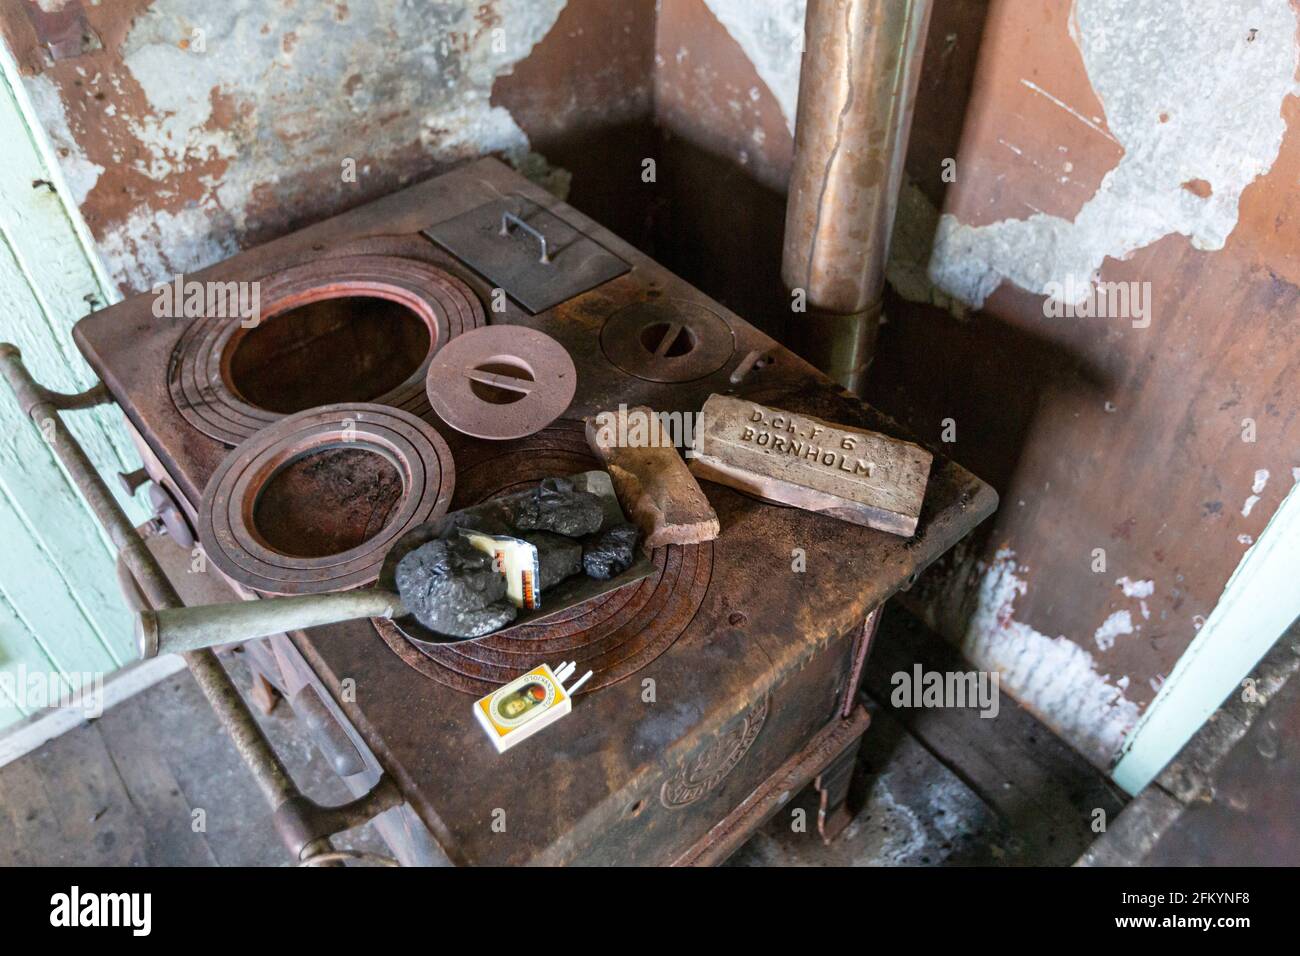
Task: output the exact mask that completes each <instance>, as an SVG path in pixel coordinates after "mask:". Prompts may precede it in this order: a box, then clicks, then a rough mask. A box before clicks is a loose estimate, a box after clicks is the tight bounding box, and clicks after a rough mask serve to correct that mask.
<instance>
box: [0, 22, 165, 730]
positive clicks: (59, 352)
mask: <svg viewBox="0 0 1300 956" xmlns="http://www.w3.org/2000/svg"><path fill="white" fill-rule="evenodd" d="M34 116H35V114H34V112H33V110H32V106H31V103H30V101H29V100H28V98H27V94H26V91H25V90H24V89H23V86H22V83H21V81H20V79H19V76H18V71H17V66H16V64H15V63H14V61H13V59H12V57H11V56H10V54H9V51H8V50H7V49H4V48H3V46H2V45H0V339H3V340H4V341H7V342H12V343H14V344H15V345H17V346H18V347H19V348H20V349H21V350H22V353H23V358H24V360H25V361H26V363H27V367H28V368H29V369H30V370H31V372H32V374H33V376H35V378H36V380H37V381H38V382H40V383H41V384H42V385H45V386H46V387H47V388H52V389H55V390H58V391H66V392H76V391H81V390H83V389H85V388H87V387H89V386H91V385H93V384H94V382H95V379H94V376H93V374H92V373H91V371H90V369H89V368H88V367H87V366H86V364H85V362H84V361H83V360H82V358H81V356H80V354H79V353H78V352H77V349H76V347H75V346H74V345H73V342H72V336H71V329H72V326H73V324H74V323H75V322H76V321H77V320H78V319H80V318H81V317H82V316H84V315H86V314H87V313H88V312H90V311H91V310H92V309H94V308H100V307H102V306H104V305H107V304H108V303H109V302H111V301H113V300H114V299H115V298H116V297H117V296H116V292H115V290H114V289H113V287H112V285H111V283H110V282H109V281H108V280H107V278H106V276H105V273H104V270H103V266H102V264H101V263H100V262H99V260H98V258H97V256H96V255H95V253H94V251H93V245H92V244H91V241H90V237H89V235H88V234H87V231H86V227H85V223H84V221H83V220H82V218H81V213H80V211H79V210H78V209H77V208H76V206H75V204H72V203H71V200H70V198H69V197H70V194H69V191H68V188H67V184H66V183H65V182H64V179H63V176H62V173H61V172H60V170H59V168H58V164H57V162H56V161H55V159H54V157H53V155H52V152H51V149H50V145H49V141H48V140H47V138H46V136H45V133H44V131H43V130H42V129H41V128H40V126H39V124H38V123H36V122H35V120H34ZM66 419H67V421H68V424H69V427H70V428H71V430H72V431H73V433H74V434H75V435H76V437H77V439H78V440H79V441H80V442H81V444H82V447H84V448H85V450H86V452H87V453H88V454H89V455H90V457H91V460H92V461H94V463H95V464H96V466H97V467H98V468H99V469H100V471H101V472H102V473H104V474H110V475H111V474H112V473H113V472H116V471H122V470H131V469H134V468H137V467H139V461H138V456H137V454H136V451H135V449H134V447H133V446H132V444H131V440H130V438H129V437H128V436H127V434H126V432H125V430H124V429H123V427H122V425H121V418H120V413H119V412H118V411H117V410H116V409H115V408H114V407H113V406H104V407H101V408H96V409H90V410H86V411H79V412H71V413H67V414H66ZM124 504H127V505H128V508H129V511H128V513H129V514H130V515H131V517H132V518H133V520H137V521H139V520H143V517H144V514H143V511H142V509H141V508H140V507H139V506H138V505H136V504H135V503H134V502H125V501H124ZM133 657H134V650H133V647H132V640H131V619H130V616H129V614H128V612H127V608H126V605H125V602H124V601H123V599H122V596H121V594H120V593H119V592H118V587H117V578H116V574H115V569H114V552H113V549H112V546H111V545H110V543H109V541H108V540H107V538H106V537H105V535H104V533H103V531H102V530H101V529H100V527H99V525H98V523H97V522H96V521H95V519H94V517H93V516H92V515H91V513H90V511H89V509H88V508H87V507H86V504H85V502H84V501H83V500H82V498H81V497H80V495H79V494H78V493H77V491H76V489H75V488H74V487H73V484H72V482H71V481H70V480H69V479H68V478H67V476H66V475H65V474H64V473H63V471H62V470H61V468H60V467H59V465H58V463H57V461H56V459H55V458H54V455H53V454H52V452H51V450H50V449H49V448H48V447H47V446H46V444H45V442H44V440H43V438H42V435H41V433H40V432H39V431H37V430H36V429H35V428H34V427H33V426H32V424H31V422H30V421H29V420H28V419H27V417H26V416H25V415H23V414H22V412H21V411H20V410H19V409H18V406H17V403H16V402H15V401H14V398H13V395H12V394H11V393H10V392H9V390H8V388H7V387H5V386H4V385H0V728H3V727H5V726H8V725H10V724H13V723H14V722H16V721H18V720H21V719H22V718H23V717H25V716H27V715H29V714H32V713H34V712H36V711H38V710H40V709H42V708H41V705H42V704H43V703H45V702H46V700H47V699H48V698H49V697H50V696H51V694H52V693H63V694H67V693H69V692H70V691H71V690H73V689H75V688H76V687H78V686H81V685H82V684H84V682H85V680H86V679H87V678H86V676H85V675H88V674H89V675H95V676H96V677H99V676H103V675H107V674H108V673H110V672H112V671H113V670H115V669H117V668H118V667H120V666H121V665H122V664H124V663H126V662H128V661H130V660H131V659H132V658H133Z"/></svg>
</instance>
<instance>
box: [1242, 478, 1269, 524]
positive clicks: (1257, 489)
mask: <svg viewBox="0 0 1300 956" xmlns="http://www.w3.org/2000/svg"><path fill="white" fill-rule="evenodd" d="M1267 484H1268V469H1267V468H1260V469H1259V470H1258V471H1256V472H1255V480H1254V482H1252V483H1251V486H1250V491H1251V494H1250V496H1249V497H1248V498H1247V499H1246V501H1245V503H1244V504H1242V506H1241V516H1242V517H1243V518H1249V517H1250V513H1251V512H1252V511H1254V510H1255V505H1257V504H1259V496H1260V495H1261V494H1262V493H1263V491H1264V487H1265V486H1266V485H1267Z"/></svg>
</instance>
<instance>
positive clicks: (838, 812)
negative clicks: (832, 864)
mask: <svg viewBox="0 0 1300 956" xmlns="http://www.w3.org/2000/svg"><path fill="white" fill-rule="evenodd" d="M861 745H862V738H861V737H859V738H858V739H857V740H856V741H854V742H853V743H852V744H850V745H849V746H848V747H847V748H846V749H845V750H844V752H843V753H841V754H840V755H839V756H838V757H836V758H835V759H834V760H833V761H832V762H831V764H830V766H828V767H827V768H826V769H825V770H823V771H822V772H821V773H819V774H818V775H817V777H816V778H815V779H814V780H813V787H814V788H815V789H816V791H817V795H818V798H819V803H818V809H817V832H818V833H820V834H821V837H822V842H823V843H825V844H826V845H828V846H829V845H830V844H831V842H832V841H834V839H835V838H836V837H837V836H839V835H840V831H842V830H843V829H844V828H845V827H846V826H848V825H849V822H850V821H851V820H852V819H853V812H852V811H851V810H850V809H849V806H848V802H849V783H850V782H851V781H852V780H853V768H854V767H855V766H856V765H857V762H858V748H859V747H860V746H861Z"/></svg>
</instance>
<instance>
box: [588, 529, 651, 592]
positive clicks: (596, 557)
mask: <svg viewBox="0 0 1300 956" xmlns="http://www.w3.org/2000/svg"><path fill="white" fill-rule="evenodd" d="M640 537H641V532H640V530H638V528H637V526H636V525H634V524H616V525H614V526H613V527H612V528H607V529H605V530H604V531H602V532H600V533H599V534H593V535H592V536H591V537H590V538H588V539H587V540H586V541H584V542H583V544H582V569H583V570H584V571H586V572H587V577H590V578H595V579H596V580H597V581H608V580H609V579H610V578H612V577H614V575H616V574H622V573H623V572H624V571H626V570H627V569H628V568H630V567H632V562H633V561H635V560H636V544H637V541H638V539H639V538H640Z"/></svg>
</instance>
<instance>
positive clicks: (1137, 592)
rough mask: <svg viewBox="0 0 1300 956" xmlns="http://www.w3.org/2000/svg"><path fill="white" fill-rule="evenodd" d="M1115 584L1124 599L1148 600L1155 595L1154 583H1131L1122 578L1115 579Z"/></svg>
mask: <svg viewBox="0 0 1300 956" xmlns="http://www.w3.org/2000/svg"><path fill="white" fill-rule="evenodd" d="M1115 583H1116V584H1117V585H1119V587H1120V589H1121V590H1123V592H1124V596H1125V597H1131V598H1149V597H1150V596H1151V595H1153V594H1155V593H1156V582H1155V581H1131V580H1129V579H1128V578H1127V577H1123V578H1116V579H1115Z"/></svg>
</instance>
